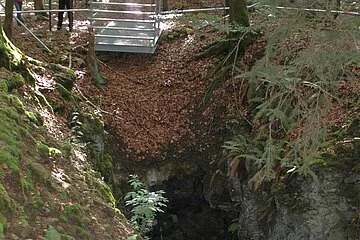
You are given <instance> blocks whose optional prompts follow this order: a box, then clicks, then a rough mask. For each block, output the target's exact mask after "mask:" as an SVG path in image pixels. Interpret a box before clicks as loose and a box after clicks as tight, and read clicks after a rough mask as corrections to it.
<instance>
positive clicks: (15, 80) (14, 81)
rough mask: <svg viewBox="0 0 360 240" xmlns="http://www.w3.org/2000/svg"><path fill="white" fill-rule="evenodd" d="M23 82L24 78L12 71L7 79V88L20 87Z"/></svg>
mask: <svg viewBox="0 0 360 240" xmlns="http://www.w3.org/2000/svg"><path fill="white" fill-rule="evenodd" d="M24 84H25V80H24V78H23V77H22V76H21V75H20V74H18V73H15V72H14V73H13V75H12V77H11V78H10V80H9V81H8V90H9V91H11V90H13V89H17V88H20V87H22V86H24Z"/></svg>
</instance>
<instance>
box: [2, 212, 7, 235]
mask: <svg viewBox="0 0 360 240" xmlns="http://www.w3.org/2000/svg"><path fill="white" fill-rule="evenodd" d="M6 225H7V220H6V218H5V217H4V216H3V215H2V214H0V240H3V239H4V235H5V231H6Z"/></svg>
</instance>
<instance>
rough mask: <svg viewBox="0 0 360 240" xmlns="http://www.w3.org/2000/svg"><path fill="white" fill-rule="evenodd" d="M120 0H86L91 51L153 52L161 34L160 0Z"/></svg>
mask: <svg viewBox="0 0 360 240" xmlns="http://www.w3.org/2000/svg"><path fill="white" fill-rule="evenodd" d="M120 1H122V2H120ZM124 1H127V0H97V1H96V0H91V1H89V4H90V16H89V21H90V27H91V28H93V29H94V37H95V39H94V41H95V51H111V52H135V53H154V52H155V49H156V44H157V41H158V39H159V36H160V34H161V30H160V20H159V18H158V14H159V12H160V9H161V0H133V1H138V3H135V2H124Z"/></svg>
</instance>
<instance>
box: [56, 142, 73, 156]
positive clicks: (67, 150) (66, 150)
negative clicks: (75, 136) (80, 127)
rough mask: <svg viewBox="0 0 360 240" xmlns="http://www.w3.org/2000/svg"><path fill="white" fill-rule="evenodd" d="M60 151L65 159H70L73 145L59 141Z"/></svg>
mask: <svg viewBox="0 0 360 240" xmlns="http://www.w3.org/2000/svg"><path fill="white" fill-rule="evenodd" d="M58 145H59V148H60V151H61V152H62V153H63V155H64V157H69V156H70V155H71V149H72V148H71V145H70V144H68V143H66V142H62V141H59V142H58Z"/></svg>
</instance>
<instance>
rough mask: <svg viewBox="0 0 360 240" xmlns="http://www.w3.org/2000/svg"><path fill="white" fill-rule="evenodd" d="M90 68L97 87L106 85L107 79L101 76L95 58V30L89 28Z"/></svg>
mask: <svg viewBox="0 0 360 240" xmlns="http://www.w3.org/2000/svg"><path fill="white" fill-rule="evenodd" d="M88 68H89V69H90V74H91V78H92V79H93V81H94V82H95V85H96V86H97V87H101V86H104V85H105V84H106V82H107V81H106V78H104V77H103V76H101V74H100V71H99V68H98V62H97V59H96V56H95V43H94V30H93V29H92V28H89V49H88Z"/></svg>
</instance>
